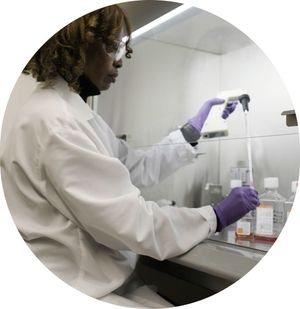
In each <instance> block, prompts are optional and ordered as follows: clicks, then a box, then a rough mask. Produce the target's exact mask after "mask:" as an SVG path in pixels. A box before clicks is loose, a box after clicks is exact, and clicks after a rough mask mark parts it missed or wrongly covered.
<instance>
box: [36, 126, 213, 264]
mask: <svg viewBox="0 0 300 309" xmlns="http://www.w3.org/2000/svg"><path fill="white" fill-rule="evenodd" d="M40 168H41V175H43V177H44V181H45V183H47V184H48V186H52V187H53V189H52V190H49V192H50V191H51V194H53V192H56V194H57V195H58V198H59V199H60V200H61V202H60V203H56V204H55V205H54V207H57V209H58V211H60V212H61V213H62V214H69V215H68V216H69V219H70V220H72V221H73V222H75V223H76V224H77V225H79V226H80V228H82V229H84V230H85V231H86V232H88V233H89V234H90V235H91V236H92V237H93V238H94V239H95V240H96V241H97V242H98V243H100V244H102V245H105V246H107V247H109V248H112V249H117V250H128V249H129V250H132V251H134V252H135V253H137V254H142V255H147V256H151V257H153V258H156V259H159V260H163V259H166V258H170V257H174V256H177V255H180V254H182V253H184V252H186V251H188V250H189V249H191V248H192V247H193V246H195V245H197V244H198V243H200V242H201V241H203V240H204V239H206V238H207V237H208V236H210V235H211V234H212V233H214V232H215V230H216V218H215V214H214V211H213V209H212V207H210V206H206V207H201V208H198V209H196V208H176V207H172V206H165V207H159V206H158V205H157V204H156V203H154V202H146V201H145V200H144V199H143V197H142V196H141V195H140V191H139V189H137V188H136V187H135V186H134V185H133V184H132V182H131V180H130V175H129V172H128V169H127V168H126V167H125V166H124V165H123V164H122V163H121V161H120V160H118V159H116V158H113V157H110V156H108V155H107V154H105V155H104V154H103V153H101V152H99V149H98V148H96V146H95V145H94V144H93V142H91V140H89V139H88V138H87V137H86V136H85V134H84V133H83V132H82V131H80V130H75V129H72V128H68V129H67V128H64V129H63V130H60V131H58V130H57V131H55V132H52V134H51V135H50V137H49V139H48V140H47V142H46V144H45V147H44V149H42V151H41V157H40ZM46 195H47V193H46Z"/></svg>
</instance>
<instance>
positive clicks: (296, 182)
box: [291, 180, 298, 193]
mask: <svg viewBox="0 0 300 309" xmlns="http://www.w3.org/2000/svg"><path fill="white" fill-rule="evenodd" d="M297 187H298V181H297V180H295V181H292V188H291V190H292V193H296V191H297Z"/></svg>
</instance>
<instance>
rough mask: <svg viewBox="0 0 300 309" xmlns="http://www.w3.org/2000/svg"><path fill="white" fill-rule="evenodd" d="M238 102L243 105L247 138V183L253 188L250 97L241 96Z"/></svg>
mask: <svg viewBox="0 0 300 309" xmlns="http://www.w3.org/2000/svg"><path fill="white" fill-rule="evenodd" d="M239 101H240V103H241V104H242V105H243V111H244V115H245V129H246V137H247V155H248V165H249V182H250V186H251V187H254V181H253V169H252V151H251V138H250V126H249V119H248V113H249V106H248V103H249V102H250V97H249V95H248V94H243V95H241V96H239Z"/></svg>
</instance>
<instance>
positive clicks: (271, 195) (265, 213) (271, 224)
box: [255, 177, 286, 241]
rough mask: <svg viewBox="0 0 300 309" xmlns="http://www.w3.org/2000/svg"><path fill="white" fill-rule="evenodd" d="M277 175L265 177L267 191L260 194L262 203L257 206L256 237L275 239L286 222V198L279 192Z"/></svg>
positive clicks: (268, 239) (267, 239)
mask: <svg viewBox="0 0 300 309" xmlns="http://www.w3.org/2000/svg"><path fill="white" fill-rule="evenodd" d="M278 187H279V180H278V178H277V177H268V178H265V179H264V188H265V192H264V193H262V194H261V195H260V196H259V199H260V205H259V206H258V207H257V208H256V210H255V212H256V225H255V238H256V239H260V240H266V241H275V240H276V239H277V237H278V235H279V234H280V232H281V230H282V228H283V225H284V223H285V220H284V218H285V211H284V209H285V201H286V199H285V198H284V197H283V196H282V195H280V194H279V193H278V191H277V190H278Z"/></svg>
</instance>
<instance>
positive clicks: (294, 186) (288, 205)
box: [285, 180, 298, 220]
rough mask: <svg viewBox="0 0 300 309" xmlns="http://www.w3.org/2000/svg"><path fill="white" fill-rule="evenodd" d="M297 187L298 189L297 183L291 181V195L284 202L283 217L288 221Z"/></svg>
mask: <svg viewBox="0 0 300 309" xmlns="http://www.w3.org/2000/svg"><path fill="white" fill-rule="evenodd" d="M297 187H298V181H296V180H295V181H292V185H291V191H292V195H291V196H290V197H289V198H288V199H287V201H286V202H285V215H286V220H287V219H288V217H289V215H290V212H291V210H292V206H293V203H294V200H295V196H296V191H297Z"/></svg>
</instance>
